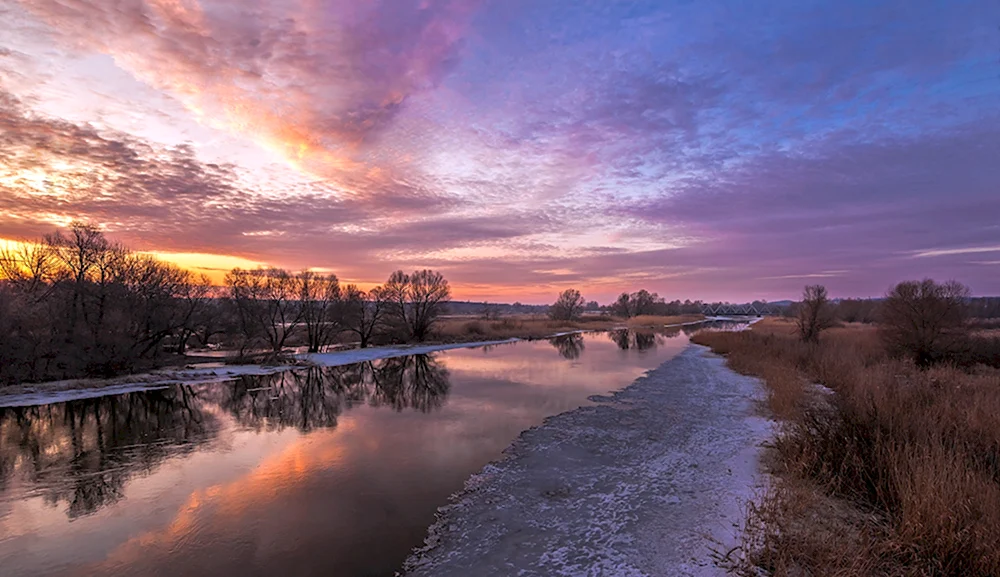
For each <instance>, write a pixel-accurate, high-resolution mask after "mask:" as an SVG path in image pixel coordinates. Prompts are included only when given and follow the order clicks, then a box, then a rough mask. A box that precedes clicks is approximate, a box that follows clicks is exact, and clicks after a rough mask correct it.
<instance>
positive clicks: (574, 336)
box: [549, 333, 584, 361]
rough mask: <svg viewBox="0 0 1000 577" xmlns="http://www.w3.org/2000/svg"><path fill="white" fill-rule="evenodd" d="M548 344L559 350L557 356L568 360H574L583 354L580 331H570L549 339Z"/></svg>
mask: <svg viewBox="0 0 1000 577" xmlns="http://www.w3.org/2000/svg"><path fill="white" fill-rule="evenodd" d="M549 344H551V345H552V346H553V347H555V348H556V350H557V351H559V356H561V357H562V358H564V359H568V360H571V361H572V360H576V359H578V358H580V355H581V354H583V348H584V344H583V335H582V334H581V333H570V334H568V335H560V336H558V337H555V338H553V339H549Z"/></svg>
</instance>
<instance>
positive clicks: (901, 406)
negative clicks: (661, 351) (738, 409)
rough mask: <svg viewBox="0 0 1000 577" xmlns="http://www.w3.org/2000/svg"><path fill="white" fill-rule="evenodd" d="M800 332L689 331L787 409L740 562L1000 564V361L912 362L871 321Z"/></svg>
mask: <svg viewBox="0 0 1000 577" xmlns="http://www.w3.org/2000/svg"><path fill="white" fill-rule="evenodd" d="M794 333H795V328H794V324H793V323H791V322H789V321H783V320H780V319H768V320H765V321H762V322H761V323H758V324H757V325H755V326H754V328H753V330H752V331H745V332H741V333H725V332H711V331H703V332H700V333H698V334H696V335H695V337H694V340H695V342H698V343H701V344H705V345H708V346H710V347H712V349H713V350H715V351H716V352H719V353H722V354H726V355H727V356H728V363H729V365H730V366H731V367H732V368H733V369H734V370H736V371H738V372H741V373H744V374H750V375H755V376H758V377H761V378H762V379H763V380H764V381H765V382H766V385H767V389H768V393H769V399H768V400H769V407H770V409H771V411H772V412H773V413H774V415H775V416H776V417H777V418H778V419H779V421H780V432H779V434H778V436H777V439H776V442H775V445H774V448H773V451H772V455H771V457H772V458H771V460H770V463H769V465H770V469H771V471H772V473H773V474H774V475H773V483H772V484H771V486H770V488H769V490H768V491H767V492H766V493H765V494H763V495H761V496H760V498H759V499H758V500H757V501H756V502H754V503H753V504H751V505H750V511H749V512H750V515H749V521H748V523H747V527H746V530H745V534H744V544H743V550H744V555H745V559H744V561H743V562H742V563H741V564H740V567H739V571H740V572H741V573H742V574H745V575H757V573H756V571H757V569H758V568H763V569H764V570H765V571H767V572H768V573H771V574H774V575H779V576H781V575H835V576H839V575H843V576H847V575H892V576H896V575H899V576H903V575H907V576H908V575H914V576H916V575H928V576H929V575H947V576H952V575H953V576H956V577H957V576H978V575H983V576H985V575H1000V546H998V545H1000V370H998V369H996V368H991V367H987V366H985V365H978V366H973V367H965V368H961V369H960V368H956V367H948V366H944V367H935V368H931V369H929V370H926V371H921V370H918V369H917V368H915V367H914V366H913V365H912V364H911V363H909V362H907V361H903V360H897V359H891V358H889V357H888V356H887V355H886V354H885V352H884V351H883V350H882V347H881V345H880V343H879V339H878V336H877V332H876V330H875V328H874V327H872V326H864V325H848V326H844V327H841V328H836V329H831V330H829V331H826V332H825V333H823V335H822V338H821V340H820V343H819V344H818V345H812V346H810V345H807V344H805V343H802V342H800V341H799V340H798V339H797V338H796V337H795V334H794ZM992 342H994V343H995V342H997V341H992ZM990 346H993V345H990Z"/></svg>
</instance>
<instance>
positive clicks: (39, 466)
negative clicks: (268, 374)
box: [0, 387, 218, 519]
mask: <svg viewBox="0 0 1000 577" xmlns="http://www.w3.org/2000/svg"><path fill="white" fill-rule="evenodd" d="M217 430H218V422H217V421H216V420H215V417H214V416H213V415H211V414H208V413H205V412H204V411H203V410H202V409H201V406H200V403H198V402H197V401H196V400H195V397H194V395H193V393H192V390H191V388H190V387H172V388H170V389H164V390H158V391H146V392H137V393H125V394H121V395H114V396H107V397H98V398H95V399H83V400H78V401H70V402H65V403H56V404H52V405H44V406H34V407H5V408H0V490H3V489H6V487H7V485H8V484H9V483H10V481H11V480H12V479H14V478H15V477H18V478H20V479H22V480H23V481H24V482H27V483H30V484H32V485H36V486H37V488H38V489H37V490H38V491H39V492H40V493H41V495H42V496H43V498H44V499H45V501H46V502H47V503H49V504H51V505H53V506H57V505H58V504H59V503H63V502H65V503H66V504H67V515H68V516H69V517H70V518H71V519H75V518H77V517H81V516H83V515H88V514H90V513H93V512H95V511H97V510H98V509H100V508H101V507H103V506H105V505H109V504H111V503H114V502H116V501H118V500H120V499H121V498H122V496H123V489H124V486H125V484H126V483H127V482H128V480H129V479H131V478H132V477H133V476H134V475H136V474H144V473H148V472H149V471H151V470H152V469H153V468H155V467H156V466H157V465H158V464H159V463H160V462H162V461H163V460H164V459H166V458H167V457H169V456H172V455H176V454H179V453H187V452H190V451H192V450H193V449H194V448H195V447H197V446H198V445H200V444H202V443H205V442H207V441H209V440H211V439H212V438H214V435H215V433H216V431H217Z"/></svg>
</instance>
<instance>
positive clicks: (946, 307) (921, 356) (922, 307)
mask: <svg viewBox="0 0 1000 577" xmlns="http://www.w3.org/2000/svg"><path fill="white" fill-rule="evenodd" d="M969 292H970V291H969V288H968V287H967V286H965V285H963V284H962V283H959V282H957V281H947V282H943V283H938V282H935V281H934V280H932V279H924V280H922V281H903V282H900V283H898V284H896V285H895V286H893V287H892V288H891V289H889V291H888V292H887V293H886V295H885V297H884V298H882V299H879V300H877V301H874V300H872V301H867V303H869V304H870V305H871V306H872V310H871V311H870V313H869V314H870V317H871V319H873V321H874V322H875V324H876V325H877V334H878V336H879V339H880V340H881V342H882V345H883V346H884V347H885V349H886V351H887V352H888V353H889V354H890V356H894V357H907V358H910V359H911V360H912V361H913V362H914V363H915V364H916V365H917V366H919V367H929V366H931V365H933V364H936V363H942V362H946V363H953V364H965V365H974V364H979V363H981V364H987V365H992V366H1000V339H998V338H996V337H985V336H977V335H975V334H974V333H973V331H972V328H973V325H971V324H970V322H969V321H970V319H971V318H973V317H974V316H976V315H983V314H984V312H986V313H988V312H989V310H990V309H989V308H988V307H989V306H990V304H991V303H990V301H993V300H998V299H972V298H970V295H969ZM843 303H844V301H841V303H839V304H837V305H834V304H833V303H832V302H831V301H830V298H829V296H828V294H827V290H826V287H825V286H823V285H810V286H806V287H805V289H804V290H803V293H802V301H801V302H799V303H797V304H796V306H795V307H794V310H795V315H796V327H797V329H798V333H799V336H800V337H801V339H802V340H803V341H805V342H807V343H814V344H815V343H818V342H819V338H820V334H821V333H822V332H823V331H825V330H827V329H830V328H833V327H835V326H837V324H838V322H839V319H838V311H839V309H840V308H841V306H842V305H843ZM984 303H985V306H984ZM979 318H988V317H979Z"/></svg>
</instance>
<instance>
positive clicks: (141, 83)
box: [0, 0, 1000, 303]
mask: <svg viewBox="0 0 1000 577" xmlns="http://www.w3.org/2000/svg"><path fill="white" fill-rule="evenodd" d="M73 220H84V221H87V222H91V223H93V224H96V225H98V226H100V227H101V228H102V229H103V230H104V231H105V232H106V233H107V234H108V235H109V236H110V237H113V238H115V239H118V240H121V241H123V242H125V243H127V244H128V245H129V246H131V247H132V248H134V249H136V250H142V251H149V252H152V253H154V254H157V255H159V256H161V257H162V258H165V259H167V260H171V261H172V262H176V263H179V264H181V265H182V266H186V267H189V268H192V269H193V270H196V271H197V272H206V273H209V274H210V275H212V276H213V278H216V279H218V278H221V274H222V273H223V271H224V270H227V269H229V268H231V267H233V266H244V267H255V266H261V265H274V266H281V267H285V268H289V269H295V270H299V269H306V268H309V269H313V270H318V271H322V272H327V271H329V272H334V273H336V274H337V275H338V276H339V277H340V278H341V279H342V281H347V282H358V283H361V284H362V285H363V286H364V285H371V284H372V283H378V282H381V281H383V280H384V279H385V278H387V277H388V276H389V274H390V273H391V272H392V271H393V270H396V269H404V270H415V269H421V268H433V269H437V270H439V271H441V272H442V273H443V274H444V275H445V277H446V278H448V280H449V281H450V283H451V285H452V289H453V296H454V297H455V298H461V299H476V300H482V299H487V300H501V301H507V302H511V301H515V300H519V301H521V302H539V303H544V302H551V301H552V300H554V297H555V295H556V293H557V292H558V291H560V290H562V289H565V288H570V287H574V288H578V289H580V290H581V291H582V292H583V294H584V296H585V297H586V298H588V299H595V300H599V301H601V302H605V301H609V300H611V299H613V297H614V295H616V294H617V293H619V292H622V291H625V290H629V291H633V290H637V289H639V288H647V289H649V290H651V291H656V292H658V293H659V294H660V295H662V296H665V297H667V298H668V299H673V298H681V299H684V298H690V299H692V300H694V299H703V300H731V301H748V300H753V299H758V298H762V299H769V300H778V299H782V298H795V297H797V295H798V294H800V292H801V289H802V286H803V285H804V284H815V283H821V284H825V285H826V286H827V287H828V288H829V289H830V292H831V294H833V295H834V296H842V297H846V296H878V295H881V294H883V293H884V292H885V291H886V289H887V288H889V286H890V285H892V284H893V283H894V282H897V281H900V280H906V279H920V278H925V277H931V278H935V279H938V280H947V279H956V280H959V281H961V282H964V283H965V284H967V285H969V286H970V287H971V289H972V291H973V293H974V294H979V295H987V294H1000V3H998V2H996V1H995V0H979V1H971V2H962V1H948V2H944V1H942V2H929V1H924V0H910V1H888V2H876V1H871V0H865V1H855V0H831V1H810V0H794V1H790V0H789V1H785V0H775V1H769V2H743V1H740V2H727V1H715V2H708V1H702V2H694V1H683V2H680V1H667V0H655V1H625V0H620V1H615V0H604V1H597V0H374V1H371V2H363V1H361V0H259V1H255V2H235V1H230V2H222V1H216V0H120V1H114V2H112V1H109V0H0V239H8V240H23V239H31V238H37V237H39V236H41V235H42V234H45V233H50V232H53V231H54V230H56V229H57V228H59V227H64V226H66V225H67V224H68V223H70V222H71V221H73Z"/></svg>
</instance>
